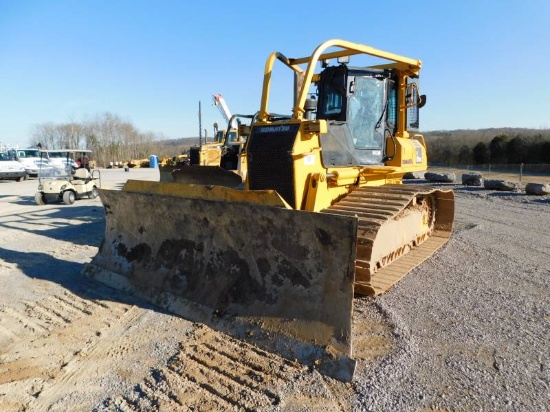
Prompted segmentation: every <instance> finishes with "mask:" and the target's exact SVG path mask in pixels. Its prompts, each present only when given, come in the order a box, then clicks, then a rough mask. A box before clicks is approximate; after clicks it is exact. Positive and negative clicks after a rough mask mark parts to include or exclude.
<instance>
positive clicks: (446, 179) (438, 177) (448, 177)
mask: <svg viewBox="0 0 550 412" xmlns="http://www.w3.org/2000/svg"><path fill="white" fill-rule="evenodd" d="M424 178H425V179H426V180H428V181H430V182H442V183H454V182H455V181H456V175H455V174H454V173H432V172H428V173H425V174H424Z"/></svg>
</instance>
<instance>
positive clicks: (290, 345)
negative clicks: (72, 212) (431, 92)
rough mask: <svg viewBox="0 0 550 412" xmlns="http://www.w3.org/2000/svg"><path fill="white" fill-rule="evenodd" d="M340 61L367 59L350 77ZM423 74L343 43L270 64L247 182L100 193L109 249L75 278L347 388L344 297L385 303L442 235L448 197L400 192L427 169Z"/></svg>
mask: <svg viewBox="0 0 550 412" xmlns="http://www.w3.org/2000/svg"><path fill="white" fill-rule="evenodd" d="M350 57H352V58H353V59H356V58H364V59H375V60H377V62H376V64H375V65H367V67H354V66H351V65H350ZM276 63H277V64H278V65H279V67H282V68H283V69H284V67H285V66H286V67H287V68H288V69H290V70H289V72H291V73H292V74H293V79H294V85H295V87H294V92H293V93H290V94H292V95H293V109H292V113H291V114H288V115H285V116H282V115H274V114H272V113H270V111H269V106H268V103H269V98H270V93H271V92H272V73H273V69H274V65H275V64H276ZM280 63H282V65H283V66H280ZM420 68H421V61H420V60H416V59H411V58H407V57H402V56H399V55H396V54H393V53H389V52H385V51H382V50H378V49H375V48H372V47H369V46H364V45H361V44H356V43H351V42H348V41H343V40H329V41H326V42H324V43H322V44H321V45H320V46H318V47H317V48H316V49H315V50H314V51H313V53H312V54H311V55H309V56H306V57H301V58H288V57H286V56H284V55H283V54H281V53H278V52H275V53H272V54H271V55H270V56H269V57H268V59H267V62H266V65H265V73H264V82H263V89H262V97H261V105H260V110H259V112H258V113H257V116H256V117H255V120H254V121H253V123H252V124H251V126H250V130H248V131H247V133H249V135H248V138H247V142H246V146H245V147H244V149H243V151H242V152H241V155H240V156H241V158H240V163H241V170H240V176H242V177H244V178H243V182H241V179H238V182H233V183H232V184H230V185H229V186H232V185H233V184H235V186H237V184H236V183H239V185H238V187H239V189H234V188H230V187H227V186H228V185H227V184H225V185H224V184H219V185H218V184H214V185H213V184H212V172H211V170H210V171H209V172H208V173H207V174H208V182H209V183H208V185H207V184H200V183H201V182H200V178H199V179H198V180H195V182H197V183H198V184H182V183H178V182H146V181H135V180H129V181H128V182H127V183H126V185H125V186H124V188H123V189H122V190H120V191H118V190H105V189H100V197H101V201H102V202H103V204H104V206H105V213H106V228H105V239H104V241H103V243H102V245H101V247H100V250H99V252H98V254H97V256H95V257H94V259H93V260H92V262H91V263H90V264H89V265H88V266H87V267H86V269H85V272H86V273H87V274H88V275H90V276H92V277H94V278H96V279H98V280H100V281H102V282H104V283H107V284H109V285H111V286H113V287H116V288H119V289H122V290H127V291H130V292H131V293H134V294H136V295H138V296H141V297H144V298H146V299H147V300H149V301H151V302H153V303H155V304H156V305H159V306H161V307H164V308H165V309H168V310H169V311H172V312H175V313H177V314H180V315H182V316H184V317H186V318H188V319H190V320H193V321H196V322H203V323H206V324H208V325H209V326H211V327H214V328H216V329H218V330H222V331H225V332H228V333H231V334H233V335H234V336H237V337H240V338H242V339H246V340H248V341H252V342H253V343H255V344H257V345H258V346H260V347H263V348H265V349H268V350H273V351H277V352H279V353H281V354H282V355H283V356H285V357H288V358H291V359H298V360H300V361H301V362H303V363H305V364H308V365H311V366H312V367H315V368H317V369H318V370H320V371H321V372H322V373H324V374H327V375H329V376H332V377H335V378H337V379H340V380H344V381H349V380H351V379H352V377H353V373H354V369H355V360H354V359H353V352H352V336H353V334H352V315H353V298H354V294H355V295H377V294H380V293H384V292H386V291H388V290H389V289H390V288H391V287H392V285H394V284H395V283H396V282H397V281H399V279H401V278H402V277H403V276H405V275H406V274H407V273H408V272H409V271H410V270H411V269H412V268H414V267H415V266H416V265H418V264H419V263H421V262H422V261H424V260H425V259H427V258H428V257H430V256H431V255H432V254H433V253H434V252H435V251H436V250H437V249H438V248H439V247H440V246H442V245H443V244H445V242H446V241H447V240H448V238H449V236H450V234H451V230H452V224H453V218H454V217H453V216H454V194H453V192H452V190H449V189H448V188H445V187H439V188H432V187H428V186H426V185H422V184H420V185H410V184H403V182H402V178H403V175H404V174H405V173H407V172H413V171H423V170H426V168H427V160H426V145H425V142H424V138H423V136H422V135H421V134H419V133H418V132H417V131H418V127H419V123H418V119H419V116H418V114H419V109H420V107H421V106H423V105H424V103H425V100H426V99H425V96H423V95H420V93H419V86H418V81H417V79H418V76H419V71H420ZM273 89H274V88H273ZM197 168H200V166H197ZM205 170H206V169H205ZM220 170H221V169H220ZM223 172H224V173H231V172H228V171H223ZM193 173H194V175H195V176H199V177H200V171H197V170H193ZM205 173H206V172H205ZM220 177H221V180H224V179H225V177H226V176H224V175H221V176H220ZM225 181H227V179H225Z"/></svg>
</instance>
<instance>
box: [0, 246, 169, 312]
mask: <svg viewBox="0 0 550 412" xmlns="http://www.w3.org/2000/svg"><path fill="white" fill-rule="evenodd" d="M0 260H3V261H4V262H7V263H11V264H14V265H16V266H17V268H18V269H19V270H21V271H22V272H23V274H25V276H28V277H29V278H32V279H40V280H45V281H49V282H54V283H57V284H58V285H60V286H61V287H63V288H64V289H66V290H68V291H70V292H72V293H74V294H75V295H77V296H79V297H80V298H82V299H86V300H108V301H112V302H120V303H126V304H131V305H136V306H139V307H141V308H147V309H152V310H155V311H157V312H160V313H168V312H167V311H165V310H164V309H162V308H159V307H157V306H153V305H151V304H149V303H148V302H146V301H145V300H143V299H141V298H139V297H135V296H132V295H129V294H126V293H125V292H122V291H119V290H115V289H112V288H110V287H108V286H106V285H104V284H102V283H99V282H97V281H95V280H93V279H90V278H88V277H87V276H85V275H83V274H82V269H83V268H84V265H85V263H79V262H71V261H66V260H62V259H58V258H56V257H54V256H51V255H49V254H47V253H40V252H19V251H13V250H8V249H4V248H0Z"/></svg>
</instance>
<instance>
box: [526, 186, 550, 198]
mask: <svg viewBox="0 0 550 412" xmlns="http://www.w3.org/2000/svg"><path fill="white" fill-rule="evenodd" d="M525 193H526V194H528V195H537V196H544V195H550V184H548V183H546V184H544V183H527V185H526V186H525Z"/></svg>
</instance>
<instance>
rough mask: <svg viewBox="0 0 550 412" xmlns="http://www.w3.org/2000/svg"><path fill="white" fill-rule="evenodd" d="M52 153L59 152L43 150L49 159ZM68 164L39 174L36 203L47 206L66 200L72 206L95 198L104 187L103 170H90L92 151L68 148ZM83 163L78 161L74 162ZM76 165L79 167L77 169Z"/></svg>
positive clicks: (65, 163) (41, 154)
mask: <svg viewBox="0 0 550 412" xmlns="http://www.w3.org/2000/svg"><path fill="white" fill-rule="evenodd" d="M50 152H56V153H58V152H59V151H58V150H40V156H41V157H44V158H46V157H48V155H49V153H50ZM63 152H64V153H66V157H67V158H66V161H65V162H63V164H62V165H52V166H50V167H46V168H44V169H42V168H41V169H40V170H39V172H38V192H36V194H35V195H34V201H35V202H36V204H38V205H45V204H47V203H50V202H54V201H63V203H65V204H67V205H72V204H73V203H74V201H75V200H76V199H80V198H82V197H84V196H87V197H89V198H90V199H95V198H96V197H97V196H98V195H99V191H98V190H97V189H98V188H101V174H100V172H99V170H97V169H94V170H92V171H90V167H89V165H88V160H89V157H90V154H91V153H92V151H91V150H81V149H65V150H63ZM75 158H77V159H79V160H80V163H78V162H74V159H75ZM75 165H78V167H77V168H76V167H75Z"/></svg>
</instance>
